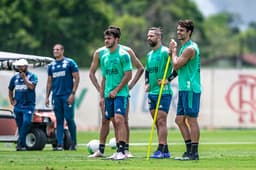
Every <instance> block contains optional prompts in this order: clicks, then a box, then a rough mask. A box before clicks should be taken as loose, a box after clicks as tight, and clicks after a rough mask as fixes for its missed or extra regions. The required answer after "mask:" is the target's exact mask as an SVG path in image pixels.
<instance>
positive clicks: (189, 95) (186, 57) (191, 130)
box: [169, 19, 201, 160]
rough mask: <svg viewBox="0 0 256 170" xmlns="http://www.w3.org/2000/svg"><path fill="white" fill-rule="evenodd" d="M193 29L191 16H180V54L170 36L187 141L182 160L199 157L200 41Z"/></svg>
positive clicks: (180, 122)
mask: <svg viewBox="0 0 256 170" xmlns="http://www.w3.org/2000/svg"><path fill="white" fill-rule="evenodd" d="M193 30H194V25H193V22H192V21H191V20H188V19H186V20H180V21H179V22H178V26H177V38H178V40H179V41H180V42H181V48H180V50H179V55H178V56H177V43H176V41H175V40H173V39H171V41H170V44H169V53H170V55H171V56H172V63H173V66H174V69H175V70H176V71H178V84H179V99H178V106H177V116H176V119H175V122H176V124H177V125H178V127H179V129H180V131H181V134H182V136H183V138H184V142H185V144H186V151H185V152H184V154H183V155H182V158H181V159H182V160H199V154H198V145H199V138H200V129H199V125H198V113H199V108H200V95H201V82H200V81H201V80H200V51H199V48H198V46H197V44H196V43H195V42H193V41H192V40H191V36H192V33H193Z"/></svg>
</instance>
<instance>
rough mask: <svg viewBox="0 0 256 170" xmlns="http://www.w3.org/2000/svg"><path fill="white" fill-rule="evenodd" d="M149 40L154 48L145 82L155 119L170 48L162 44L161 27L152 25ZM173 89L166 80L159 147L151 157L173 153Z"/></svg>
mask: <svg viewBox="0 0 256 170" xmlns="http://www.w3.org/2000/svg"><path fill="white" fill-rule="evenodd" d="M147 41H148V44H149V46H150V47H151V48H152V50H151V51H150V52H149V53H148V54H147V63H146V73H145V80H146V82H145V84H146V90H147V91H148V103H149V110H150V113H151V116H152V118H153V119H154V115H155V110H156V105H157V100H158V95H159V92H160V86H161V82H162V78H163V76H164V71H165V67H166V64H167V59H168V57H169V54H168V48H167V47H165V46H163V45H162V42H161V41H162V32H161V29H160V28H157V27H152V28H150V29H149V31H148V33H147ZM169 64H170V66H169V69H168V73H167V77H170V76H171V71H172V64H171V63H169ZM172 94H173V92H172V89H171V86H170V83H169V82H166V83H165V85H164V87H163V91H162V96H161V100H160V105H159V109H158V113H157V118H156V128H157V135H158V148H157V150H156V151H155V152H154V153H153V154H152V155H151V156H150V157H151V158H157V159H158V158H161V159H162V158H170V157H171V154H170V152H169V149H168V143H167V135H168V129H167V114H168V112H169V108H170V103H171V100H172Z"/></svg>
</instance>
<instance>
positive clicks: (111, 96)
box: [109, 90, 117, 98]
mask: <svg viewBox="0 0 256 170" xmlns="http://www.w3.org/2000/svg"><path fill="white" fill-rule="evenodd" d="M116 95H117V92H116V91H115V90H113V91H111V92H110V93H109V97H110V98H115V97H116Z"/></svg>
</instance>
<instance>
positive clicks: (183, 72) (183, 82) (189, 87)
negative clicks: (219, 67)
mask: <svg viewBox="0 0 256 170" xmlns="http://www.w3.org/2000/svg"><path fill="white" fill-rule="evenodd" d="M186 48H193V49H194V50H195V56H194V57H192V58H191V59H190V60H189V61H188V62H187V63H186V64H185V65H183V66H182V67H180V68H179V70H178V83H179V91H193V92H195V93H200V92H201V80H200V51H199V48H198V46H197V44H196V43H195V42H193V41H191V40H189V41H188V42H186V43H185V44H183V45H182V47H181V49H180V51H179V57H180V56H181V55H182V53H183V51H184V50H185V49H186Z"/></svg>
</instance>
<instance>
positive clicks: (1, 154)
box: [0, 129, 256, 170]
mask: <svg viewBox="0 0 256 170" xmlns="http://www.w3.org/2000/svg"><path fill="white" fill-rule="evenodd" d="M149 134H150V129H143V130H142V129H131V139H130V143H131V146H130V151H131V152H132V154H134V155H135V156H136V157H135V158H131V159H127V160H123V161H112V160H104V159H101V158H98V159H89V158H87V156H88V153H87V148H86V146H85V144H86V143H88V142H89V141H90V140H91V139H97V138H98V133H97V132H79V133H78V143H79V146H78V150H77V151H60V152H56V151H52V150H51V146H50V145H47V146H46V148H45V149H44V150H43V151H25V152H16V151H15V144H6V143H0V170H9V169H10V170H84V169H88V170H103V169H110V170H172V169H173V170H185V169H193V170H198V169H199V170H213V169H214V170H215V169H218V170H243V169H246V170H247V169H256V130H255V129H252V130H243V129H236V130H202V131H201V143H200V147H199V151H200V160H199V161H177V160H174V159H163V160H154V159H150V160H146V158H145V157H146V153H147V143H148V141H149ZM113 136H114V135H113V133H111V134H110V135H109V138H108V139H110V138H112V137H113ZM156 139H157V138H156V133H155V136H154V140H153V145H152V149H151V150H152V152H153V151H154V150H155V148H156V145H155V143H156V141H157V140H156ZM168 140H169V147H170V151H171V153H172V157H176V156H181V154H182V153H183V151H184V144H183V141H182V138H181V136H180V133H179V131H178V130H175V129H170V130H169V136H168ZM143 143H144V144H146V145H143ZM113 152H114V150H111V148H109V147H106V151H105V154H106V156H109V155H111V154H112V153H113Z"/></svg>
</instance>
